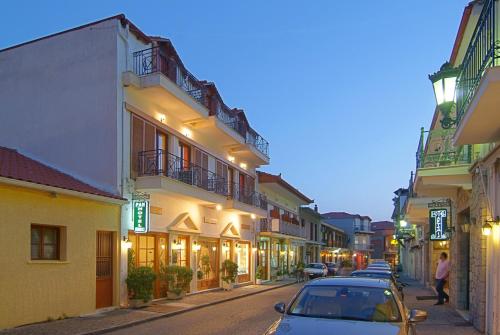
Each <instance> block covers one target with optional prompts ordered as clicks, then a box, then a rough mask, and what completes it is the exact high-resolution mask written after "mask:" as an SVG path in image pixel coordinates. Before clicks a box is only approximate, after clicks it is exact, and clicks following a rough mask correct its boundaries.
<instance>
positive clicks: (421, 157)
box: [413, 128, 473, 193]
mask: <svg viewBox="0 0 500 335" xmlns="http://www.w3.org/2000/svg"><path fill="white" fill-rule="evenodd" d="M454 133H455V129H454V128H453V129H435V130H431V131H424V130H423V129H422V131H421V135H420V141H419V144H418V149H417V153H416V163H417V164H416V165H417V166H416V168H417V169H416V170H417V172H416V176H415V182H414V185H413V191H415V192H416V193H421V192H422V191H425V190H424V189H432V188H434V189H442V188H447V187H451V188H456V187H462V188H464V189H470V188H471V182H472V181H471V176H470V174H469V167H470V165H471V162H472V155H473V153H472V146H471V145H465V146H461V147H455V146H453V143H452V138H453V135H454Z"/></svg>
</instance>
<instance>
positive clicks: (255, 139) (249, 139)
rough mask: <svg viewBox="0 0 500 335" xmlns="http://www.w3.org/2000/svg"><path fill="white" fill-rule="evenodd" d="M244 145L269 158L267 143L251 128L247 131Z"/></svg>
mask: <svg viewBox="0 0 500 335" xmlns="http://www.w3.org/2000/svg"><path fill="white" fill-rule="evenodd" d="M246 143H248V144H251V145H252V146H253V147H255V149H257V150H258V151H260V152H261V153H262V154H264V156H266V157H269V142H267V141H266V140H265V139H264V138H263V137H262V136H260V135H259V133H257V132H256V131H255V130H253V129H252V128H249V129H248V131H247V134H246Z"/></svg>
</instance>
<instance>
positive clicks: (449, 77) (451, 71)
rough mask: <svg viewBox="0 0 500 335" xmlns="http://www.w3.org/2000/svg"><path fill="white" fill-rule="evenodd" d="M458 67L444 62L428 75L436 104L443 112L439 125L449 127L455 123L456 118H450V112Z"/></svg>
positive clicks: (453, 100)
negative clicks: (437, 69)
mask: <svg viewBox="0 0 500 335" xmlns="http://www.w3.org/2000/svg"><path fill="white" fill-rule="evenodd" d="M458 72H459V69H457V68H454V67H453V66H452V65H451V64H450V63H448V62H446V63H444V64H443V65H442V66H441V68H440V69H439V71H438V72H436V73H434V74H431V75H429V79H430V81H431V82H432V88H433V89H434V96H435V97H436V104H437V106H438V108H439V110H440V111H441V114H443V118H442V119H441V121H440V122H441V126H442V127H443V129H449V128H451V127H452V126H453V125H454V124H456V122H457V121H456V119H452V118H451V116H450V114H451V110H452V109H453V106H454V105H455V89H456V86H457V78H458Z"/></svg>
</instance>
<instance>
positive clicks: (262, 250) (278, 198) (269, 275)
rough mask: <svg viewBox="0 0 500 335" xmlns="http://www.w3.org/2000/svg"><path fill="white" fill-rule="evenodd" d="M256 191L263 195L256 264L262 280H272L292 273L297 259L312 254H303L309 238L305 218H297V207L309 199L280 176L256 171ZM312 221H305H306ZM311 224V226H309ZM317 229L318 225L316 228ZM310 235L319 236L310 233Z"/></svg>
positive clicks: (299, 260) (305, 257)
mask: <svg viewBox="0 0 500 335" xmlns="http://www.w3.org/2000/svg"><path fill="white" fill-rule="evenodd" d="M258 182H259V190H260V191H261V192H262V194H263V195H265V196H266V199H267V203H268V210H267V216H266V217H265V218H262V219H261V220H260V230H259V234H258V251H257V254H258V257H257V264H258V265H260V266H262V268H263V269H264V276H263V278H262V279H263V280H273V279H276V278H277V277H279V276H282V275H286V274H290V273H292V272H293V271H294V270H295V269H296V267H297V265H298V264H299V262H306V261H307V260H308V258H307V257H309V259H313V257H319V256H318V255H316V254H314V255H313V254H311V253H309V255H308V254H307V247H308V246H310V245H311V244H314V245H315V241H314V240H309V237H308V236H311V235H308V231H307V225H306V221H305V219H304V220H301V218H300V213H301V206H307V205H309V204H311V203H312V202H313V200H311V199H309V198H308V197H307V196H305V195H304V194H302V193H301V192H300V191H299V190H297V189H296V188H294V187H293V186H292V185H290V184H289V183H288V182H286V181H285V180H284V179H283V178H282V177H281V175H273V174H269V173H265V172H261V171H259V172H258ZM310 222H312V221H309V223H310ZM313 227H315V226H314V225H313ZM317 229H319V227H318V228H317ZM313 235H314V237H316V236H319V235H317V234H316V233H315V232H313Z"/></svg>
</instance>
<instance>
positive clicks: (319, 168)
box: [0, 0, 468, 220]
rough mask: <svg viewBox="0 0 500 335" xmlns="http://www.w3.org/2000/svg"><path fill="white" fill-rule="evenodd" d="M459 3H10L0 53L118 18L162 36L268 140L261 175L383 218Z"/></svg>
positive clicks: (425, 119) (403, 182)
mask: <svg viewBox="0 0 500 335" xmlns="http://www.w3.org/2000/svg"><path fill="white" fill-rule="evenodd" d="M467 3H468V0H439V1H436V0H420V1H413V2H409V1H395V0H393V1H388V0H379V1H332V0H324V1H263V0H258V1H243V0H239V1H235V0H232V1H229V0H228V1H170V0H164V1H152V0H151V1H102V0H101V1H91V0H86V1H80V2H78V3H76V2H75V1H11V2H3V3H2V10H1V11H0V31H2V34H1V35H0V48H4V47H8V46H10V45H14V44H18V43H21V42H25V41H28V40H31V39H34V38H37V37H41V36H44V35H48V34H51V33H55V32H58V31H61V30H65V29H69V28H72V27H75V26H78V25H82V24H85V23H88V22H91V21H95V20H98V19H102V18H104V17H108V16H112V15H115V14H118V13H123V14H125V15H126V16H127V17H128V18H129V19H130V20H131V21H132V22H134V23H135V24H136V25H137V26H138V27H139V28H140V29H141V30H142V31H144V32H145V33H146V34H149V35H156V36H164V37H167V38H170V39H171V40H172V42H173V43H174V46H175V47H176V49H177V51H178V52H179V54H180V56H181V58H182V60H183V62H184V64H185V65H186V66H187V68H188V69H189V70H190V71H191V72H192V73H193V74H195V75H196V76H197V77H198V78H199V79H206V80H209V81H213V82H215V83H216V85H217V87H218V88H219V90H220V92H221V94H222V97H223V99H224V101H225V102H226V104H227V105H228V106H230V107H240V108H243V109H244V110H245V111H246V114H247V117H248V118H249V121H250V123H251V124H252V126H253V127H254V128H255V129H256V130H257V131H258V132H260V133H261V134H262V135H263V136H264V137H265V138H266V139H267V140H268V141H269V142H270V153H271V165H270V166H266V167H264V168H263V170H265V171H269V172H271V173H280V172H281V173H282V174H283V177H284V178H285V179H286V180H287V181H289V182H290V183H291V184H292V185H294V186H295V187H297V188H298V189H300V190H301V191H302V192H303V193H305V194H306V195H307V196H309V197H311V198H313V199H315V201H316V203H317V204H318V206H319V208H320V211H322V212H326V211H347V212H354V213H359V214H363V215H369V216H371V217H372V218H373V219H375V220H384V219H390V216H391V213H392V201H391V199H392V197H393V193H392V192H393V191H394V190H396V189H397V188H399V187H406V186H407V185H408V179H409V177H410V171H412V170H414V169H415V151H416V147H417V142H418V139H419V131H420V127H421V126H424V127H426V128H428V127H429V122H430V121H429V120H431V118H432V114H433V110H434V106H435V100H434V96H433V92H432V87H431V84H430V82H429V80H428V79H427V75H428V74H429V73H432V72H435V71H436V70H437V69H438V68H439V67H440V66H441V64H442V63H443V62H445V61H446V60H448V59H449V56H450V53H451V49H452V46H453V42H454V38H455V35H456V32H457V29H458V25H459V22H460V18H461V15H462V11H463V9H464V6H465V5H466V4H467ZM54 52H57V51H56V50H55V51H54ZM0 145H1V143H0Z"/></svg>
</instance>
